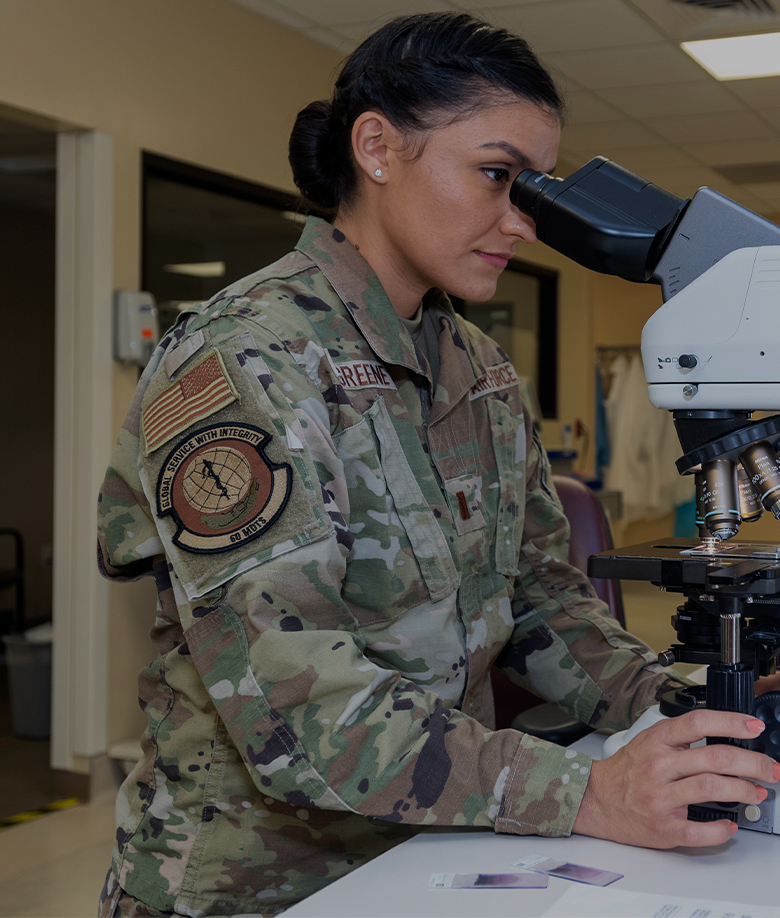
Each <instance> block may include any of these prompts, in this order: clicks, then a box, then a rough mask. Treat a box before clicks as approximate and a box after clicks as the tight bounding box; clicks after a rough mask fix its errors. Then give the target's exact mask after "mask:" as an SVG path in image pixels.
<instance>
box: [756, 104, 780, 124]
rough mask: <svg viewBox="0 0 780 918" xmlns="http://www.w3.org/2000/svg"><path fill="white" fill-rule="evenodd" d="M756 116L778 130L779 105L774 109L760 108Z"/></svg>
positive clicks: (779, 122)
mask: <svg viewBox="0 0 780 918" xmlns="http://www.w3.org/2000/svg"><path fill="white" fill-rule="evenodd" d="M757 114H759V115H760V116H761V117H762V118H763V119H764V120H765V121H768V122H769V123H770V124H771V125H773V126H774V127H776V128H777V129H778V130H780V105H778V106H777V107H776V108H762V109H761V110H760V111H758V112H757Z"/></svg>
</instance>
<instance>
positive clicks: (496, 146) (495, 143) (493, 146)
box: [479, 140, 554, 173]
mask: <svg viewBox="0 0 780 918" xmlns="http://www.w3.org/2000/svg"><path fill="white" fill-rule="evenodd" d="M479 149H480V150H503V151H504V153H506V154H507V155H508V156H511V157H512V159H514V160H515V161H516V162H517V164H518V165H519V166H521V167H522V168H523V169H533V168H534V166H533V163H532V162H531V160H530V159H529V158H528V157H527V156H526V155H525V153H523V152H522V150H518V149H517V147H516V146H515V145H514V144H513V143H509V141H507V140H492V141H488V142H487V143H483V144H480V147H479ZM548 171H549V172H551V173H552V172H553V171H554V167H553V169H550V170H548Z"/></svg>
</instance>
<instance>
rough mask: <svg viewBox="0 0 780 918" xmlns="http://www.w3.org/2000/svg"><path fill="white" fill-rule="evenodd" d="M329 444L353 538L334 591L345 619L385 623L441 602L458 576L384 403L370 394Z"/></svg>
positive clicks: (454, 587)
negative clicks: (340, 467) (346, 610)
mask: <svg viewBox="0 0 780 918" xmlns="http://www.w3.org/2000/svg"><path fill="white" fill-rule="evenodd" d="M334 442H335V445H336V450H337V452H338V454H339V457H340V459H341V461H342V462H343V464H344V474H345V478H346V482H347V488H348V490H349V502H350V519H349V529H350V531H351V533H352V535H353V536H354V539H355V541H354V544H353V547H352V551H351V553H350V558H349V562H348V564H347V574H346V579H345V581H344V585H343V589H342V596H343V598H344V600H345V601H346V602H347V603H349V605H350V607H351V608H352V611H353V614H354V615H355V616H356V618H357V619H358V620H359V621H360V622H361V623H362V624H370V623H373V622H381V621H387V620H388V619H392V618H396V617H397V616H399V615H401V614H402V613H403V612H405V611H407V610H408V609H410V608H413V607H414V606H417V605H419V604H420V603H422V602H425V601H427V600H429V599H430V600H432V601H434V602H437V601H438V600H441V599H444V598H445V597H447V596H449V595H450V594H451V593H452V592H453V591H454V590H456V589H457V588H458V585H459V583H460V575H459V572H458V570H457V569H456V567H455V564H454V562H453V560H452V556H451V554H450V551H449V548H448V547H447V542H446V539H445V537H444V534H443V532H442V530H441V527H440V526H439V523H438V522H437V520H436V517H435V516H434V514H433V511H432V510H431V508H430V506H429V505H428V503H427V501H426V500H425V497H424V496H423V493H422V491H421V490H420V486H419V484H418V483H417V480H416V478H415V476H414V474H413V472H412V470H411V468H410V466H409V463H408V461H407V459H406V456H405V454H404V448H403V446H402V444H401V441H400V440H399V437H398V434H397V432H396V430H395V428H394V426H393V423H392V420H391V418H390V414H389V412H388V410H387V407H386V406H385V402H384V399H383V398H382V397H381V396H378V397H377V399H376V401H375V402H374V404H373V405H372V406H371V408H370V409H369V410H368V411H367V412H366V413H365V414H364V415H363V418H362V419H361V420H360V421H359V422H358V423H357V424H355V425H354V426H352V427H350V428H349V429H348V430H345V431H344V432H343V433H341V434H338V435H337V436H336V437H335V438H334ZM414 446H415V448H417V444H414Z"/></svg>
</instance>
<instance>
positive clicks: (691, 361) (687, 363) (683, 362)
mask: <svg viewBox="0 0 780 918" xmlns="http://www.w3.org/2000/svg"><path fill="white" fill-rule="evenodd" d="M698 362H699V361H698V360H697V359H696V357H695V355H694V354H681V355H680V357H679V358H678V359H677V363H678V364H679V365H680V366H681V367H682V368H683V369H684V370H692V369H693V368H694V367H695V366H696V364H697V363H698Z"/></svg>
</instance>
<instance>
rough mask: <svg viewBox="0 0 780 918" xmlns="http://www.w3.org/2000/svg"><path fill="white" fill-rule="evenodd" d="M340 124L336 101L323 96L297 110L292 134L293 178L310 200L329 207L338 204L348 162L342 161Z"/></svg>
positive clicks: (291, 163) (326, 208) (290, 157)
mask: <svg viewBox="0 0 780 918" xmlns="http://www.w3.org/2000/svg"><path fill="white" fill-rule="evenodd" d="M339 127H342V125H340V124H336V119H335V117H334V113H333V103H332V102H330V101H329V100H325V99H323V100H320V101H318V102H312V103H311V104H309V105H307V106H306V108H304V109H303V110H302V111H300V112H299V113H298V117H297V118H296V119H295V124H294V126H293V129H292V133H291V134H290V145H289V153H288V158H289V161H290V166H291V167H292V173H293V181H294V182H295V184H296V185H297V187H298V190H299V191H300V192H301V194H302V195H303V197H304V198H305V199H306V200H307V201H309V202H310V203H311V204H314V205H315V206H316V207H319V208H321V209H322V210H326V211H333V210H336V209H337V207H338V205H339V201H340V200H341V196H342V186H343V183H344V179H343V174H344V171H345V166H346V165H347V164H346V163H343V162H341V163H340V162H339V159H340V157H339V155H338V149H337V139H338V135H340V134H341V133H342V131H339V130H338V128H339ZM347 168H349V167H348V166H347ZM339 173H341V176H340V175H339Z"/></svg>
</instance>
